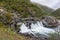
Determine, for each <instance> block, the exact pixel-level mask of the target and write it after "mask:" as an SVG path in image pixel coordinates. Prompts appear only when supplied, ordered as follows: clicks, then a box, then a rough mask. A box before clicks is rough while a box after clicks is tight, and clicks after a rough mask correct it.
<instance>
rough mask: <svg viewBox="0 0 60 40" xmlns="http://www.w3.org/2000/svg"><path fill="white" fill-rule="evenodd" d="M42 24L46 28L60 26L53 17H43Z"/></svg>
mask: <svg viewBox="0 0 60 40" xmlns="http://www.w3.org/2000/svg"><path fill="white" fill-rule="evenodd" d="M42 23H43V25H44V26H45V27H48V28H51V27H57V26H58V25H59V22H58V20H57V19H56V18H55V17H53V16H46V17H42Z"/></svg>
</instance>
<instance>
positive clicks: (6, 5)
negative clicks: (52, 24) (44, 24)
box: [0, 0, 51, 40]
mask: <svg viewBox="0 0 60 40" xmlns="http://www.w3.org/2000/svg"><path fill="white" fill-rule="evenodd" d="M41 7H42V6H41ZM46 8H47V7H45V6H43V7H42V8H40V7H38V6H37V5H34V4H32V3H31V2H30V0H0V40H33V39H31V37H30V36H28V35H27V36H24V35H21V34H18V33H17V32H18V30H19V29H18V28H19V27H20V26H19V27H18V26H17V23H18V22H21V19H22V18H30V17H32V18H38V19H41V18H42V17H43V16H48V15H49V13H50V11H51V9H50V8H47V9H46ZM42 9H43V10H42ZM45 9H46V10H45ZM47 10H49V11H48V12H49V13H48V12H47ZM36 39H37V38H36ZM36 39H35V38H34V40H36Z"/></svg>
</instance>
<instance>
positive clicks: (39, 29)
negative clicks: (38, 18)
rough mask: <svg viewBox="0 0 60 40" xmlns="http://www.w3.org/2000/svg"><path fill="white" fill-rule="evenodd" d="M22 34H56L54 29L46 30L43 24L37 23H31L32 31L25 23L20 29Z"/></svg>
mask: <svg viewBox="0 0 60 40" xmlns="http://www.w3.org/2000/svg"><path fill="white" fill-rule="evenodd" d="M20 29H21V30H20V33H22V34H33V35H34V36H35V34H41V35H46V36H48V34H50V33H55V30H54V29H52V28H46V27H44V26H43V24H42V22H37V23H35V24H33V23H31V29H29V28H28V27H27V26H26V25H25V24H24V23H23V24H22V25H21V27H20Z"/></svg>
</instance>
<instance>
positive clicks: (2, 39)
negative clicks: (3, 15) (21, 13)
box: [0, 23, 29, 40]
mask: <svg viewBox="0 0 60 40" xmlns="http://www.w3.org/2000/svg"><path fill="white" fill-rule="evenodd" d="M28 39H29V38H28ZM0 40H27V39H26V37H25V36H23V35H19V34H17V33H16V32H14V31H12V30H11V29H10V28H8V27H6V26H5V25H3V24H2V23H0Z"/></svg>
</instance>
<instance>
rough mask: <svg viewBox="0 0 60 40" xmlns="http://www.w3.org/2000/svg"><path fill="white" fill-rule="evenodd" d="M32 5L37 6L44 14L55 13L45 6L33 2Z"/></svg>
mask: <svg viewBox="0 0 60 40" xmlns="http://www.w3.org/2000/svg"><path fill="white" fill-rule="evenodd" d="M33 4H35V5H37V6H38V7H39V8H41V9H42V10H43V11H44V12H46V13H52V12H53V11H55V10H54V9H52V8H50V7H47V6H45V5H41V4H38V3H34V2H33Z"/></svg>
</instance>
